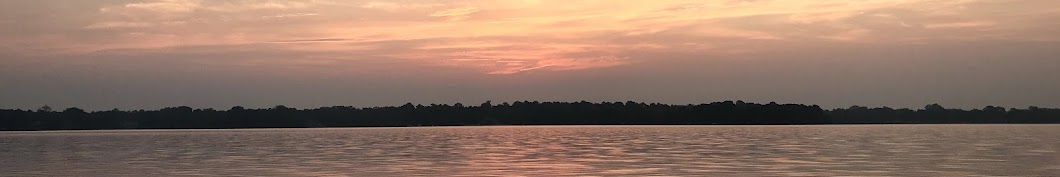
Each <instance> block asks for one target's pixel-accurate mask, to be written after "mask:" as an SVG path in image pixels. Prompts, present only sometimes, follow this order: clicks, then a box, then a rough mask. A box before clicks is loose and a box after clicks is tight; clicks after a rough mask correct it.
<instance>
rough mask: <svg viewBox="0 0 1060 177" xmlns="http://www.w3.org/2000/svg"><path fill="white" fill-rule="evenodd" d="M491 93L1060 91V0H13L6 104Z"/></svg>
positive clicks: (216, 102)
mask: <svg viewBox="0 0 1060 177" xmlns="http://www.w3.org/2000/svg"><path fill="white" fill-rule="evenodd" d="M486 100H493V102H498V103H499V102H506V101H507V102H510V101H517V100H537V101H579V100H586V101H594V102H596V101H627V100H634V101H643V102H661V103H672V104H686V103H704V102H714V101H724V100H745V101H751V102H770V101H776V102H780V103H803V104H817V105H821V106H824V107H826V108H835V107H847V106H850V105H855V104H856V105H865V106H890V107H911V108H921V107H923V105H925V104H930V103H940V104H942V105H944V106H947V107H956V108H981V107H983V106H986V105H997V106H1005V107H1021V108H1023V107H1026V106H1043V107H1060V1H1057V0H863V1H854V0H813V1H794V0H791V1H788V0H784V1H782V0H725V1H691V0H652V1H647V0H644V1H640V0H637V1H632V0H631V1H616V0H395V1H375V0H306V1H279V0H277V1H264V0H263V1H256V0H84V1H82V0H3V1H0V108H23V109H28V108H36V107H40V106H42V105H51V106H52V107H59V108H65V107H70V106H77V107H82V108H86V109H89V110H102V109H111V108H120V109H158V108H162V107H168V106H180V105H187V106H192V107H200V108H205V107H213V108H221V109H227V108H229V107H231V106H237V105H241V106H248V107H271V106H274V105H281V104H282V105H287V106H291V107H299V108H312V107H320V106H332V105H352V106H388V105H400V104H403V103H406V102H412V103H423V104H429V103H449V104H452V103H457V102H461V103H464V104H477V103H481V102H483V101H486Z"/></svg>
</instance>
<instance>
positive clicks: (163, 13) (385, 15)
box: [0, 0, 1060, 74]
mask: <svg viewBox="0 0 1060 177" xmlns="http://www.w3.org/2000/svg"><path fill="white" fill-rule="evenodd" d="M93 3H98V4H99V5H98V6H86V8H90V9H89V10H87V11H86V12H90V13H89V14H63V15H57V16H70V17H73V16H79V17H81V18H69V19H68V20H66V21H63V20H55V19H49V20H40V21H56V23H59V22H63V23H69V24H64V25H41V26H39V27H34V28H25V29H38V28H41V29H43V28H62V26H76V27H77V28H76V29H49V30H39V32H38V31H28V30H20V29H16V26H17V25H10V24H11V23H12V22H13V21H15V20H17V21H18V22H17V23H21V22H23V21H27V19H21V18H19V19H3V18H0V22H5V23H7V24H8V25H5V26H4V27H0V28H5V29H10V30H5V31H4V32H5V33H2V34H0V37H3V38H4V39H5V40H4V41H0V44H3V46H15V47H18V48H27V49H26V50H18V49H12V51H39V50H43V49H47V50H56V51H73V52H86V51H87V52H92V51H102V50H113V49H165V48H176V47H186V46H225V45H254V46H256V45H267V46H269V47H274V48H269V50H275V49H276V48H279V49H284V50H290V51H297V52H316V53H320V54H321V55H324V54H329V55H330V54H336V53H342V54H346V53H349V52H351V51H356V52H357V54H358V55H363V56H372V57H382V58H388V59H394V60H414V61H417V63H430V64H434V65H445V66H458V67H463V68H469V69H475V70H482V71H483V72H484V73H493V74H504V73H509V74H511V73H524V72H531V71H534V72H539V71H559V70H577V69H592V68H604V67H613V66H621V65H627V64H631V63H635V62H634V61H643V60H652V59H653V57H645V55H646V54H648V53H653V54H660V53H665V54H675V55H678V54H683V55H699V54H704V53H709V54H717V55H722V54H724V55H741V54H748V53H756V52H768V51H770V50H784V48H796V47H799V45H796V44H811V43H813V44H827V43H844V44H846V43H876V44H891V43H908V42H915V43H933V42H938V43H941V42H946V41H949V40H961V41H974V40H1000V39H1004V40H1024V41H1042V40H1060V35H1056V34H1054V33H1049V30H1046V29H1050V28H1051V26H1054V25H1055V24H1056V23H1055V22H1051V21H1055V20H1053V19H1056V17H1060V13H1055V12H1060V8H1057V7H1056V6H1047V5H1046V4H1049V2H1048V1H1045V0H1034V1H1028V2H1027V3H1029V5H1026V4H1019V5H998V3H993V2H991V1H987V0H961V1H886V0H868V1H844V0H823V1H693V0H667V1H650V2H649V1H610V0H584V1H576V2H572V1H560V0H532V1H479V0H442V1H375V0H357V1H334V0H306V1H280V0H238V1H212V0H145V1H139V2H126V3H109V2H93ZM8 8H10V7H8ZM92 9H95V10H92ZM351 9H354V10H351ZM985 9H994V10H985ZM1019 11H1025V12H1026V11H1031V12H1034V13H1030V12H1028V13H1016V12H1019ZM0 13H3V12H0ZM70 13H73V12H70ZM75 19H78V20H80V19H88V20H87V21H76V22H67V21H72V20H75ZM986 30H989V32H990V33H989V34H987V33H984V32H983V31H986ZM56 31H73V32H64V33H56ZM12 32H19V33H12ZM259 47H260V46H259ZM29 49H37V50H29Z"/></svg>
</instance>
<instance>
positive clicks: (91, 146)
mask: <svg viewBox="0 0 1060 177" xmlns="http://www.w3.org/2000/svg"><path fill="white" fill-rule="evenodd" d="M0 148H2V149H0V150H2V151H0V176H262V175H268V176H417V175H422V176H493V175H502V176H510V175H524V176H568V175H570V176H575V175H578V176H585V175H588V176H649V175H671V176H838V175H852V176H1060V153H1058V152H1057V151H1058V150H1060V125H855V126H845V125H843V126H540V127H433V128H348V129H259V130H164V131H58V132H0Z"/></svg>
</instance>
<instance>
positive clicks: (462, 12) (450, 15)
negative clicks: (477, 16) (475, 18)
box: [431, 7, 479, 21]
mask: <svg viewBox="0 0 1060 177" xmlns="http://www.w3.org/2000/svg"><path fill="white" fill-rule="evenodd" d="M478 11H479V8H478V7H464V8H454V9H445V10H440V11H437V12H434V13H431V16H432V17H444V18H446V19H448V20H449V21H457V20H464V19H467V18H468V17H470V16H471V14H474V13H476V12H478Z"/></svg>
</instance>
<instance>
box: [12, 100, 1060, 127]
mask: <svg viewBox="0 0 1060 177" xmlns="http://www.w3.org/2000/svg"><path fill="white" fill-rule="evenodd" d="M881 123H887V124H895V123H915V124H925V123H1060V109H1049V108H1038V107H1030V108H1027V109H1008V110H1006V109H1005V108H1002V107H994V106H988V107H985V108H983V109H974V110H960V109H946V108H945V107H942V106H941V105H938V104H931V105H927V106H925V107H924V109H920V110H911V109H892V108H887V107H883V108H868V107H862V106H852V107H850V108H844V109H834V110H830V111H826V110H824V109H821V107H819V106H816V105H801V104H778V103H774V102H770V103H768V104H755V103H746V102H743V101H735V102H733V101H724V102H714V103H709V104H689V105H668V104H658V103H639V102H633V101H627V102H602V103H590V102H585V101H581V102H537V101H517V102H514V103H501V104H494V103H492V102H489V101H487V102H485V103H482V104H480V105H479V106H465V105H463V104H460V103H457V104H454V105H447V104H430V105H415V104H412V103H407V104H404V105H402V106H397V107H369V108H355V107H348V106H334V107H322V108H316V109H295V108H290V107H287V106H283V105H277V106H275V107H272V108H267V109H247V108H244V107H241V106H235V107H232V108H231V109H229V110H227V111H219V110H213V109H194V108H191V107H187V106H179V107H171V108H164V109H160V110H153V111H145V110H134V111H120V110H117V109H114V110H109V111H96V112H86V111H84V110H81V109H78V108H68V109H65V110H63V111H62V112H54V111H52V110H51V108H50V107H47V106H44V107H42V108H40V109H38V110H36V111H30V110H9V109H0V130H82V129H182V128H196V129H206V128H208V129H215V128H296V127H380V126H460V125H715V124H730V125H774V124H881Z"/></svg>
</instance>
